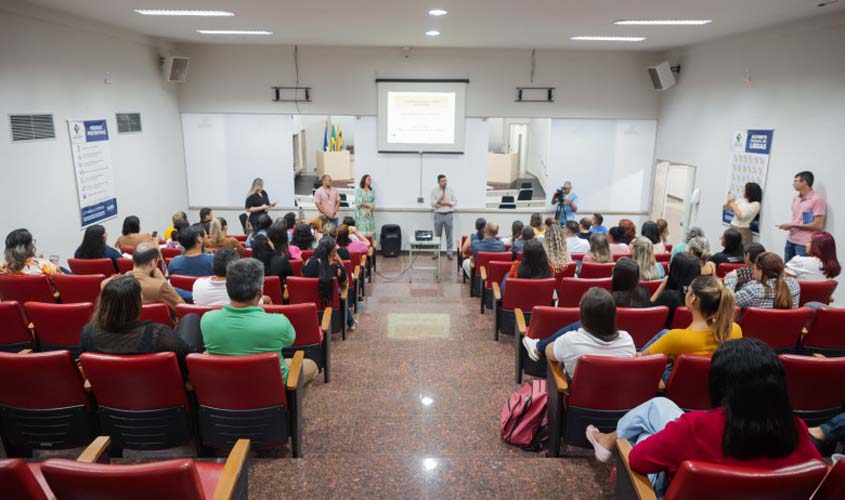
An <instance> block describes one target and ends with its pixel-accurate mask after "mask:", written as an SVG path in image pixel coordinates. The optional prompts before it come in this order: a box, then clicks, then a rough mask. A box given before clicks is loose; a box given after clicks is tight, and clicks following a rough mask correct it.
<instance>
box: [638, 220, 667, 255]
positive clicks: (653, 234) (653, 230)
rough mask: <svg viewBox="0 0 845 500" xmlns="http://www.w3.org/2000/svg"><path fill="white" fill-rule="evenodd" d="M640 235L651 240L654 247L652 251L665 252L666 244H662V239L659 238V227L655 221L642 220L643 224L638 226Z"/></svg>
mask: <svg viewBox="0 0 845 500" xmlns="http://www.w3.org/2000/svg"><path fill="white" fill-rule="evenodd" d="M640 235H641V236H643V237H645V238H648V240H649V241H651V244H652V246H653V247H654V253H666V246H665V245H664V244H663V240H661V239H660V228H659V227H658V226H657V223H656V222H653V221H650V220H648V221H645V222H643V226H642V227H641V228H640Z"/></svg>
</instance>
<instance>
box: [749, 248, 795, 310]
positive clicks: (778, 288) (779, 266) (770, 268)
mask: <svg viewBox="0 0 845 500" xmlns="http://www.w3.org/2000/svg"><path fill="white" fill-rule="evenodd" d="M754 265H755V266H757V269H759V270H760V283H761V284H762V285H763V288H764V289H765V297H766V298H770V297H772V294H774V308H775V309H792V306H793V304H792V293H791V292H790V291H789V285H787V284H786V280H785V279H784V277H783V259H782V258H781V257H780V255H778V254H776V253H773V252H763V253H761V254H760V255H759V256H758V257H757V261H756V262H755V263H754ZM770 280H775V286H774V287H772V286H770V285H769V281H770Z"/></svg>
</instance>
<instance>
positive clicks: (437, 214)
mask: <svg viewBox="0 0 845 500" xmlns="http://www.w3.org/2000/svg"><path fill="white" fill-rule="evenodd" d="M437 184H438V186H437V187H436V188H434V189H433V190H432V191H431V208H433V209H434V237H435V238H439V237H440V234H441V233H442V232H443V230H444V229H445V230H446V257H448V258H449V260H452V251H453V245H454V244H455V242H454V241H453V240H452V212H454V211H455V205H457V204H458V200H457V199H456V198H455V192H454V191H452V190H451V189H450V188H449V187H447V185H446V184H447V183H446V176H445V175H443V174H440V175H438V176H437ZM436 258H437V254H435V255H434V256H433V257H432V259H436Z"/></svg>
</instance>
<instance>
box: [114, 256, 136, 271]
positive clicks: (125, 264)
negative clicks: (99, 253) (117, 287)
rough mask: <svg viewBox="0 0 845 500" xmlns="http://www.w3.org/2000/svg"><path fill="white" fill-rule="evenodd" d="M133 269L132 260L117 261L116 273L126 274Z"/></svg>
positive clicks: (122, 259)
mask: <svg viewBox="0 0 845 500" xmlns="http://www.w3.org/2000/svg"><path fill="white" fill-rule="evenodd" d="M133 267H135V264H134V263H133V262H132V259H124V258H120V259H117V271H118V272H119V273H120V274H126V273H128V272H129V271H131V270H132V268H133Z"/></svg>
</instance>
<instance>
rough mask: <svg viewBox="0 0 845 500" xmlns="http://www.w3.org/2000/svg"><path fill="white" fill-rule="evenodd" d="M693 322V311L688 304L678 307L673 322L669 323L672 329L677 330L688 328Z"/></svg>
mask: <svg viewBox="0 0 845 500" xmlns="http://www.w3.org/2000/svg"><path fill="white" fill-rule="evenodd" d="M690 324H692V312H690V310H689V309H687V308H686V306H681V307H676V308H675V314H673V315H672V322H671V323H670V324H669V329H670V330H677V329H681V328H686V327H688V326H690Z"/></svg>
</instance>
